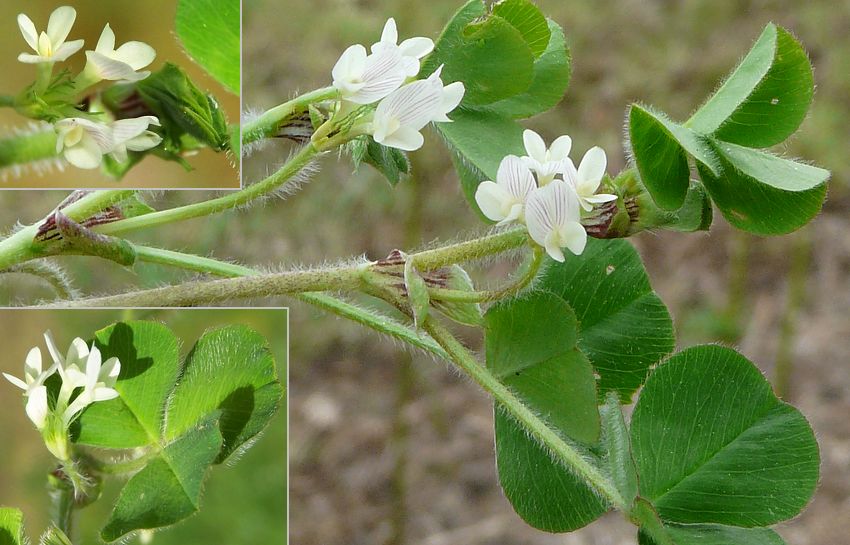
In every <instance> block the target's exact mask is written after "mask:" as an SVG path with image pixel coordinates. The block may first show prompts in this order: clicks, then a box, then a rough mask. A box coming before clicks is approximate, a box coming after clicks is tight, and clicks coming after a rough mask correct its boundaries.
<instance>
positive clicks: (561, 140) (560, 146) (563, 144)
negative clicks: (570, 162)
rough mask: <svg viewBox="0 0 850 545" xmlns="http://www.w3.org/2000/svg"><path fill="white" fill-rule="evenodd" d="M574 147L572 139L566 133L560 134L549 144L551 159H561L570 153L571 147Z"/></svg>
mask: <svg viewBox="0 0 850 545" xmlns="http://www.w3.org/2000/svg"><path fill="white" fill-rule="evenodd" d="M572 147H573V141H572V139H571V138H570V137H569V136H567V135H566V134H565V135H563V136H559V137H558V138H556V139H555V141H554V142H552V145H551V146H549V159H550V160H552V161H561V160H563V159H566V158H567V157H568V156H569V155H570V149H572Z"/></svg>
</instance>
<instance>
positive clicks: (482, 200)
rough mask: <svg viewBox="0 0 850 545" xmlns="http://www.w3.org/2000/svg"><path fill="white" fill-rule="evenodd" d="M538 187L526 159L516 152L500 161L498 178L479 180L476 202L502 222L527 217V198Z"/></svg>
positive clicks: (520, 219) (490, 215) (494, 219)
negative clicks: (494, 179)
mask: <svg viewBox="0 0 850 545" xmlns="http://www.w3.org/2000/svg"><path fill="white" fill-rule="evenodd" d="M536 188H537V184H536V183H535V182H534V176H533V175H532V174H531V171H530V170H529V169H528V167H527V166H526V164H525V162H523V160H522V159H521V158H519V157H517V156H516V155H508V156H507V157H505V158H504V159H502V162H501V163H500V164H499V170H498V172H497V173H496V181H495V182H493V181H490V180H487V181H484V182H481V183H480V184H478V189H476V190H475V202H476V203H477V204H478V208H480V209H481V212H482V213H483V214H484V215H485V216H487V217H488V218H490V219H491V220H493V221H497V222H499V225H503V224H505V223H510V222H512V221H523V220H524V217H525V203H526V200H527V199H528V196H529V195H530V194H531V192H532V191H534V190H535V189H536Z"/></svg>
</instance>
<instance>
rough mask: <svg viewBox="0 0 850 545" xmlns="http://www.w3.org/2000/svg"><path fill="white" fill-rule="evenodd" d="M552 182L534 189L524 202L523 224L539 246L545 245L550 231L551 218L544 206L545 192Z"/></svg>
mask: <svg viewBox="0 0 850 545" xmlns="http://www.w3.org/2000/svg"><path fill="white" fill-rule="evenodd" d="M551 186H552V184H549V185H547V186H546V187H543V188H540V189H535V190H534V191H533V192H532V193H531V195H529V196H528V200H527V201H526V203H525V224H526V226H527V227H528V234H529V235H531V238H532V240H534V242H536V243H537V244H539V245H541V246H544V247H545V246H546V239H547V238H548V237H549V234H550V233H552V231H553V229H552V220H551V218H550V214H549V211H548V209H547V206H546V192H547V189H548V188H549V187H551Z"/></svg>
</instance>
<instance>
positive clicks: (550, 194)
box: [525, 180, 587, 262]
mask: <svg viewBox="0 0 850 545" xmlns="http://www.w3.org/2000/svg"><path fill="white" fill-rule="evenodd" d="M580 214H581V213H580V211H579V202H578V196H577V195H576V193H575V190H574V189H573V188H572V186H570V185H569V184H568V183H567V182H565V181H563V180H554V181H552V182H551V183H550V184H549V185H547V186H546V187H541V188H540V189H535V190H534V192H532V193H531V195H530V196H529V197H528V202H527V203H526V205H525V223H526V225H527V226H528V234H529V235H531V238H532V239H533V240H534V242H536V243H537V244H539V245H541V246H543V247H544V248H545V249H546V253H548V254H549V256H550V257H551V258H552V259H554V260H555V261H561V262H563V261H564V252H563V251H562V250H561V249H562V248H568V249H569V250H570V251H571V252H572V253H574V254H576V255H579V254H581V253H582V252H583V251H584V246H585V244H587V232H586V231H585V230H584V227H583V226H582V224H581V223H580V222H579V220H580V218H581V216H580Z"/></svg>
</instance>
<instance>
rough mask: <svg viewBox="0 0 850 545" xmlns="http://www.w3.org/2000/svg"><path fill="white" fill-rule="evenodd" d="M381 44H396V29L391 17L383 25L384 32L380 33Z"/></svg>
mask: <svg viewBox="0 0 850 545" xmlns="http://www.w3.org/2000/svg"><path fill="white" fill-rule="evenodd" d="M381 42H383V43H391V44H393V45H396V44H397V43H398V28H397V27H396V24H395V19H393V18H392V17H390V18H389V19H387V22H386V23H385V24H384V31H383V32H382V33H381Z"/></svg>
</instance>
